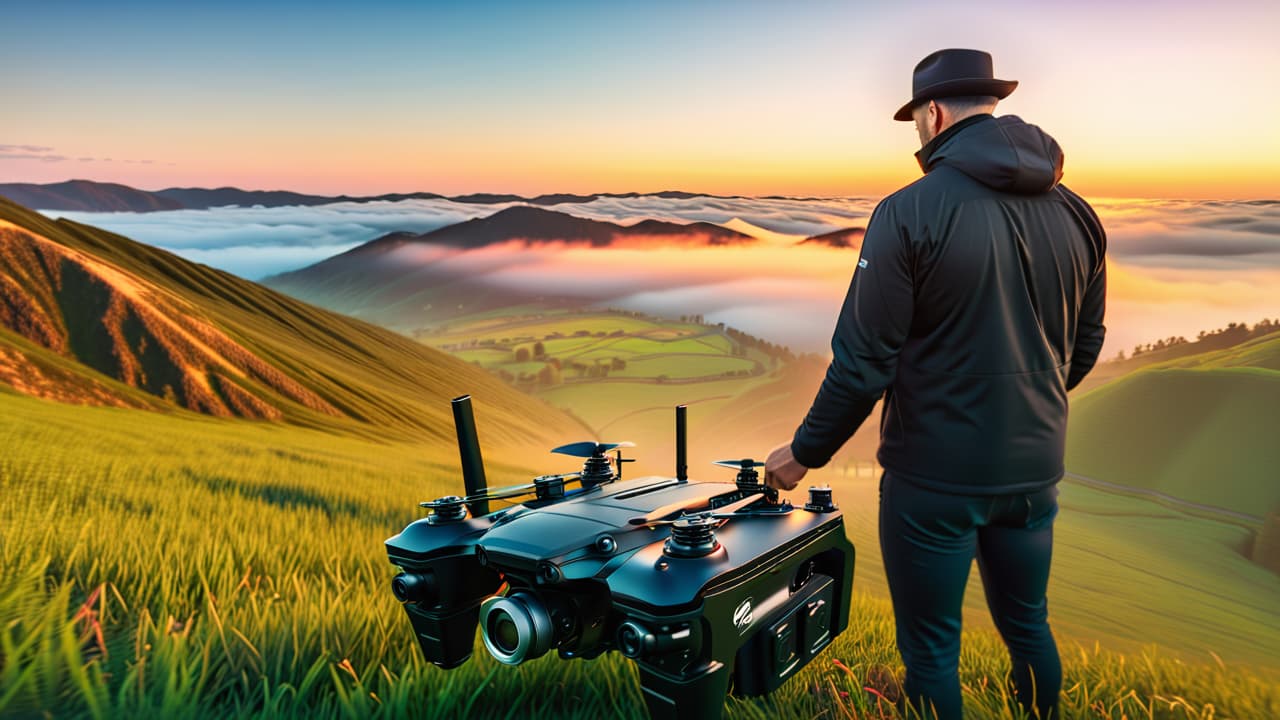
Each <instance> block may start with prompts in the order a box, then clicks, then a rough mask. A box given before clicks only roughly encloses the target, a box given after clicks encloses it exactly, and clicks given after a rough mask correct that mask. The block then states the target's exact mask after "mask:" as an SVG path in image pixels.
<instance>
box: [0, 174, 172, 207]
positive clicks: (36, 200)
mask: <svg viewBox="0 0 1280 720" xmlns="http://www.w3.org/2000/svg"><path fill="white" fill-rule="evenodd" d="M0 196H3V197H7V198H9V199H10V200H12V201H14V202H16V203H18V204H19V205H25V206H27V207H33V208H40V209H42V210H77V211H82V212H153V211H156V210H180V209H182V208H183V207H186V206H185V205H183V204H182V202H181V201H179V200H176V199H173V198H167V197H164V196H161V195H158V194H156V193H151V192H147V191H145V190H137V189H135V188H131V187H129V186H128V185H117V184H116V183H100V182H93V181H92V180H68V181H66V182H60V183H51V184H48V185H33V184H31V183H7V184H0Z"/></svg>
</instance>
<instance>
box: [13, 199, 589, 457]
mask: <svg viewBox="0 0 1280 720" xmlns="http://www.w3.org/2000/svg"><path fill="white" fill-rule="evenodd" d="M0 385H7V386H10V387H12V388H14V389H16V390H18V391H19V392H23V393H25V394H29V395H35V396H39V397H45V398H49V399H54V400H59V401H63V402H70V403H76V404H94V405H115V406H124V407H136V408H145V409H151V410H159V411H167V412H173V411H177V410H178V409H180V408H181V409H186V410H192V411H196V412H200V413H205V414H208V415H214V416H222V417H244V418H253V419H258V420H276V421H282V422H287V423H293V424H299V425H306V426H310V427H323V428H328V429H333V430H335V431H342V432H349V433H356V434H364V435H369V436H374V437H379V438H390V437H399V438H415V439H428V438H429V439H432V440H435V441H440V442H446V441H449V437H450V435H451V434H452V422H451V419H450V407H449V402H448V401H449V399H450V398H452V397H455V396H457V395H459V394H462V393H467V392H470V393H473V394H475V395H476V397H477V398H479V397H481V396H487V397H488V400H486V401H485V406H486V407H495V408H496V407H502V408H504V412H503V413H502V414H501V419H498V418H499V414H497V413H494V414H491V415H490V417H489V418H486V420H489V422H487V423H486V426H485V431H486V432H487V433H495V434H497V435H498V436H501V437H502V438H504V439H505V440H506V441H512V442H521V443H523V442H525V441H527V440H529V439H530V438H532V436H533V434H541V433H542V432H543V430H542V428H544V427H546V424H547V423H550V424H552V425H556V426H558V428H559V429H558V430H557V431H555V432H549V433H547V434H546V435H545V437H544V438H543V440H542V444H554V442H555V441H557V440H558V439H559V438H562V437H575V436H583V435H584V434H589V431H588V430H587V429H586V428H585V427H584V426H582V425H581V424H580V423H579V422H577V421H576V420H573V419H572V418H569V417H568V416H567V415H565V414H564V413H562V412H560V411H558V410H556V409H555V408H553V407H551V406H550V405H547V404H546V403H544V402H542V401H540V400H537V399H535V398H533V397H531V396H528V395H525V394H524V393H521V392H519V391H517V390H516V389H514V388H512V387H510V386H508V385H506V384H504V383H503V382H502V381H501V380H499V379H497V378H495V377H494V376H492V375H490V374H489V373H487V372H484V371H483V370H481V369H479V368H477V367H474V366H472V365H470V364H468V363H466V362H464V361H462V360H459V359H456V358H454V357H452V356H450V355H447V354H445V353H443V352H440V351H437V350H434V349H432V348H429V347H427V346H425V345H422V344H420V343H417V342H414V341H413V340H411V339H409V338H407V337H404V336H402V335H399V334H396V333H393V332H391V331H389V330H385V329H383V328H380V327H376V326H373V325H370V324H368V323H365V322H361V321H359V320H354V319H352V318H348V317H344V316H341V315H337V314H335V313H332V312H329V311H326V310H321V309H320V308H317V307H314V306H311V305H307V304H305V303H302V302H299V301H297V300H294V299H293V298H290V297H288V296H285V295H282V294H280V293H277V292H274V291H272V290H268V289H267V288H265V287H262V286H261V285H258V284H256V283H252V282H249V281H247V280H243V279H241V278H238V277H236V276H234V275H231V274H229V273H225V272H222V271H220V270H215V269H213V268H209V267H206V266H204V265H199V264H196V263H192V262H189V261H186V260H183V259H181V258H179V257H177V256H175V255H171V254H170V253H167V252H165V251H163V250H159V249H157V248H153V247H151V246H148V245H143V244H141V243H136V242H133V241H131V240H129V239H128V238H125V237H122V236H120V235H115V234H113V233H109V232H106V231H104V230H100V229H98V228H94V227H91V226H88V225H82V224H79V223H75V222H71V221H69V220H58V221H51V220H49V219H48V218H46V217H44V216H43V215H40V214H39V213H36V212H34V211H31V210H28V209H26V208H23V207H20V206H18V205H15V204H13V203H11V202H9V201H7V200H4V199H0ZM507 408H510V409H512V410H513V411H512V412H506V411H505V409H507ZM535 417H536V418H538V427H537V428H531V427H524V425H526V424H527V423H526V421H527V419H528V418H535ZM490 418H492V420H490Z"/></svg>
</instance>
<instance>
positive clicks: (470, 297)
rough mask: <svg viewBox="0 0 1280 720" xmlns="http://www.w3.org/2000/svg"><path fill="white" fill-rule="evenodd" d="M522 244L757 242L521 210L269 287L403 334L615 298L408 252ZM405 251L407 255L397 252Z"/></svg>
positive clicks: (724, 233)
mask: <svg viewBox="0 0 1280 720" xmlns="http://www.w3.org/2000/svg"><path fill="white" fill-rule="evenodd" d="M518 240H523V241H524V242H525V245H526V247H528V246H532V245H537V244H542V243H552V242H569V243H575V244H582V245H587V246H589V247H606V246H617V245H625V246H628V247H660V246H672V245H685V246H709V245H717V246H719V245H734V244H739V243H750V242H755V238H753V237H751V236H750V235H745V234H743V233H740V232H737V231H735V230H730V229H728V228H724V227H721V226H719V225H714V224H712V223H705V222H695V223H689V224H680V223H672V222H662V221H658V220H642V221H640V222H638V223H635V224H634V225H619V224H617V223H612V222H605V221H601V220H591V219H588V218H582V217H576V216H573V215H569V214H566V213H562V212H557V211H555V210H547V209H544V208H536V207H530V206H527V205H517V206H514V207H509V208H505V209H503V210H499V211H498V212H496V213H494V214H492V215H490V216H488V217H483V218H475V219H472V220H467V221H465V222H460V223H456V224H453V225H449V226H446V227H443V228H439V229H437V230H434V231H432V232H429V233H426V234H423V235H414V234H412V233H406V232H397V233H391V234H389V235H384V236H382V237H380V238H378V239H376V240H373V241H371V242H368V243H365V244H364V245H361V246H359V247H357V248H354V249H352V250H348V251H347V252H345V253H342V254H341V255H336V256H334V257H331V258H328V259H326V260H324V261H322V262H319V263H316V264H314V265H310V266H308V267H305V268H302V269H301V270H295V271H293V272H288V273H284V274H281V275H276V276H273V277H269V278H266V279H264V280H263V281H262V282H263V284H265V285H267V286H269V287H273V288H276V289H278V290H282V291H284V292H287V293H289V294H290V295H293V296H295V297H298V298H302V299H304V300H307V301H308V302H314V303H316V304H318V305H322V306H324V307H328V308H331V309H334V310H337V311H339V312H345V313H348V314H352V315H357V316H359V317H363V318H368V319H370V320H373V321H375V322H378V323H379V324H382V325H386V326H389V327H393V328H400V329H411V328H418V327H423V326H424V325H426V324H431V323H435V322H440V321H446V320H451V319H453V318H456V317H459V316H461V315H467V314H470V313H476V312H484V311H488V310H494V309H499V308H505V307H514V306H517V305H537V306H540V307H546V308H564V307H581V306H583V305H584V304H588V303H590V302H591V301H592V300H593V299H594V300H600V299H606V298H608V297H611V295H610V292H611V291H610V290H609V289H608V288H607V287H603V288H597V289H594V290H592V291H590V292H588V291H586V290H584V289H581V288H576V289H569V290H570V292H567V293H566V294H565V295H562V296H551V295H533V294H532V293H529V292H521V291H518V290H514V289H511V288H507V287H502V286H501V285H495V284H491V283H488V282H487V281H486V278H485V277H484V276H483V275H482V274H481V275H477V274H474V273H461V272H459V271H457V270H454V269H452V268H453V266H452V265H451V264H449V263H436V262H434V261H433V260H432V259H430V258H427V259H419V257H418V256H417V255H415V254H414V253H413V252H409V251H411V250H412V249H413V248H414V247H432V246H434V247H451V248H459V249H475V248H481V247H484V246H487V245H492V244H495V243H503V242H508V241H518ZM401 250H404V251H405V252H397V251H401ZM583 293H586V294H587V295H591V297H587V295H584V294H583Z"/></svg>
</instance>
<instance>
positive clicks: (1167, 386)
mask: <svg viewBox="0 0 1280 720" xmlns="http://www.w3.org/2000/svg"><path fill="white" fill-rule="evenodd" d="M1278 427H1280V333H1271V334H1270V335H1267V336H1265V337H1261V338H1256V339H1254V340H1251V341H1249V342H1246V343H1243V344H1240V345H1237V346H1235V347H1231V348H1228V349H1225V350H1220V351H1215V352H1210V353H1202V354H1200V355H1194V356H1190V357H1184V358H1178V359H1175V360H1170V361H1168V362H1164V363H1159V364H1157V365H1153V366H1150V367H1148V368H1146V369H1143V370H1139V371H1137V372H1135V373H1132V374H1130V375H1127V376H1125V377H1122V378H1120V379H1119V380H1116V381H1114V382H1112V383H1109V384H1107V385H1104V386H1102V387H1100V388H1098V389H1096V390H1093V391H1091V392H1088V393H1085V394H1083V395H1080V396H1077V397H1075V398H1073V400H1072V405H1071V420H1070V425H1069V430H1068V434H1067V469H1068V470H1070V471H1071V472H1075V473H1078V474H1081V475H1085V476H1087V477H1092V478H1096V479H1099V480H1103V481H1106V482H1111V483H1117V484H1121V485H1127V486H1131V487H1136V488H1143V489H1147V490H1154V491H1157V492H1162V493H1165V494H1168V495H1172V496H1174V497H1176V498H1179V499H1182V500H1187V501H1190V502H1195V503H1201V504H1204V505H1211V506H1215V507H1220V508H1224V509H1227V510H1232V511H1234V512H1238V513H1244V514H1247V515H1253V516H1262V515H1264V514H1266V513H1267V512H1268V511H1271V510H1273V509H1276V508H1280V473H1278V471H1277V468H1280V443H1278V442H1277V441H1276V440H1277V428H1278Z"/></svg>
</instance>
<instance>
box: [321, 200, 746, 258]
mask: <svg viewBox="0 0 1280 720" xmlns="http://www.w3.org/2000/svg"><path fill="white" fill-rule="evenodd" d="M650 237H665V238H671V239H673V240H679V239H685V240H687V241H690V242H695V243H697V244H705V245H731V244H739V243H750V242H755V238H753V237H751V236H750V235H746V234H743V233H740V232H738V231H736V230H730V229H728V228H724V227H721V226H719V225H715V224H713V223H708V222H694V223H687V224H684V223H673V222H665V221H662V220H641V221H640V222H637V223H635V224H633V225H619V224H618V223H613V222H608V221H604V220H592V219H590V218H584V217H578V216H576V215H569V214H568V213H562V212H557V211H555V210H545V209H543V208H536V207H531V206H528V205H516V206H513V207H509V208H505V209H503V210H499V211H498V212H496V213H494V214H492V215H489V216H487V217H482V218H473V219H471V220H465V221H463V222H460V223H454V224H453V225H446V226H445V227H442V228H437V229H435V230H432V231H431V232H428V233H424V234H422V235H413V234H411V233H405V232H396V233H391V234H389V235H384V236H382V237H380V238H378V239H376V240H373V241H371V242H368V243H365V244H364V245H361V246H359V247H357V248H354V249H352V250H350V251H348V253H346V254H360V253H367V252H382V251H386V250H390V249H393V248H397V247H401V246H403V245H406V244H409V243H434V244H437V245H448V246H451V247H459V248H477V247H484V246H485V245H493V244H495V243H502V242H508V241H511V240H524V241H525V244H526V245H532V244H537V243H543V242H567V243H575V244H576V243H583V244H588V245H592V246H594V247H603V246H608V245H613V244H615V243H619V242H622V241H625V240H628V239H633V238H650ZM338 257H342V256H338ZM325 262H328V261H327V260H326V261H325ZM303 271H305V268H304V269H303ZM303 271H299V272H303Z"/></svg>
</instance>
